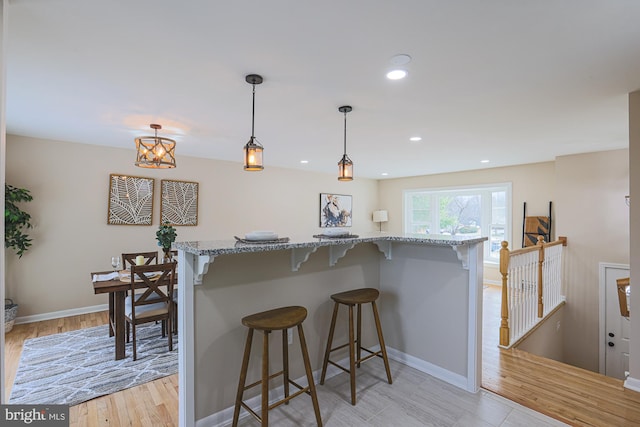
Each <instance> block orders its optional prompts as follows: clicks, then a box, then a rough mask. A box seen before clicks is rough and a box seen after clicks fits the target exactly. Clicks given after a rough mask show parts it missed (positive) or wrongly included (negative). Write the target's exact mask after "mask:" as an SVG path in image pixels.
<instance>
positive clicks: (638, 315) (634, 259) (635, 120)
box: [628, 90, 640, 390]
mask: <svg viewBox="0 0 640 427" xmlns="http://www.w3.org/2000/svg"><path fill="white" fill-rule="evenodd" d="M631 165H635V166H636V167H635V168H632V167H631ZM638 165H640V90H639V91H636V92H633V93H630V94H629V163H628V167H629V189H630V192H629V193H628V194H630V195H631V200H632V202H631V207H630V218H631V221H630V228H631V230H630V237H631V239H630V252H631V255H630V259H631V261H630V265H631V280H630V284H631V302H630V307H631V310H630V318H631V335H630V338H631V342H630V344H629V353H630V359H629V372H630V377H631V378H632V379H633V381H630V382H632V383H633V385H634V387H635V389H636V390H640V310H638V307H640V291H638V289H640V286H639V285H638V284H637V281H638V279H637V278H638V277H640V273H638V272H639V271H640V209H638V201H640V170H638ZM634 201H635V202H634ZM633 203H635V205H634V204H633Z"/></svg>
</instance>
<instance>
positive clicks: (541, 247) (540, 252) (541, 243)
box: [536, 236, 544, 317]
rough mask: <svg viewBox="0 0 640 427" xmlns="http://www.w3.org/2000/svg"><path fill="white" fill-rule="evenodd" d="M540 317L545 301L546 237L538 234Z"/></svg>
mask: <svg viewBox="0 0 640 427" xmlns="http://www.w3.org/2000/svg"><path fill="white" fill-rule="evenodd" d="M536 246H537V247H538V317H542V316H543V314H544V302H543V301H542V280H543V276H542V264H543V263H544V237H543V236H538V243H536Z"/></svg>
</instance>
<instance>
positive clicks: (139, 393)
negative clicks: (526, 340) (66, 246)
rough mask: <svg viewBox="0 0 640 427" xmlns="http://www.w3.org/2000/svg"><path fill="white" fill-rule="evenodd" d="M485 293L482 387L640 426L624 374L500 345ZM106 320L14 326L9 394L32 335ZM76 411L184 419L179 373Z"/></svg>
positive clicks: (93, 418) (493, 295) (557, 409)
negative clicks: (612, 375) (616, 375)
mask: <svg viewBox="0 0 640 427" xmlns="http://www.w3.org/2000/svg"><path fill="white" fill-rule="evenodd" d="M484 293H485V298H484V304H485V307H484V315H485V319H484V325H483V328H484V334H483V335H484V337H483V372H482V375H483V383H482V386H483V388H485V389H487V390H489V391H491V392H493V393H496V394H498V395H500V396H503V397H505V398H507V399H509V400H511V401H513V402H516V403H519V404H521V405H523V406H526V407H528V408H531V409H533V410H535V411H537V412H540V413H542V414H546V415H548V416H550V417H553V418H555V419H557V420H560V421H563V422H565V423H567V424H570V425H574V426H603V427H604V426H607V427H609V426H639V425H640V393H636V392H633V391H630V390H627V389H624V387H623V385H622V381H620V380H616V379H612V378H607V377H604V376H601V375H599V374H595V373H593V372H590V371H585V370H583V369H579V368H575V367H571V366H568V365H564V364H561V363H558V362H554V361H550V360H548V359H543V358H540V357H537V356H534V355H531V354H529V353H526V352H523V351H519V350H508V351H505V350H500V349H499V348H498V346H497V343H498V326H499V317H498V316H499V312H500V309H499V304H500V294H499V289H498V288H494V287H492V286H489V287H487V288H486V289H485V292H484ZM106 323H107V318H106V313H94V314H87V315H81V316H73V317H67V318H63V319H56V320H49V321H44V322H36V323H30V324H24V325H15V326H14V329H13V330H12V331H11V332H10V333H9V334H7V335H6V341H5V372H6V376H7V377H6V380H5V387H6V390H7V396H8V395H9V393H10V390H11V385H12V384H13V379H14V377H15V373H16V371H17V368H18V362H19V359H20V353H21V351H22V343H23V341H24V340H25V339H28V338H34V337H38V336H44V335H49V334H54V333H60V332H65V331H70V330H75V329H80V328H88V327H92V326H98V325H103V324H106ZM394 385H396V384H395V383H394ZM483 393H485V392H483ZM514 411H515V410H514ZM323 416H324V414H323ZM467 416H469V415H467ZM472 416H473V415H472ZM70 418H71V426H82V427H86V426H111V427H119V426H167V427H170V426H177V425H178V420H177V418H178V375H171V376H168V377H165V378H162V379H159V380H155V381H152V382H149V383H146V384H143V385H141V386H138V387H134V388H131V389H128V390H124V391H121V392H118V393H114V394H111V395H108V396H104V397H100V398H97V399H93V400H91V401H88V402H85V403H82V404H80V405H77V406H73V407H71V408H70ZM374 424H375V423H374ZM508 424H509V423H508V422H506V421H505V422H504V423H503V424H496V425H508ZM363 425H368V424H367V423H364V424H363ZM473 425H476V424H475V423H474V424H473ZM477 425H481V424H480V423H478V424H477ZM482 425H485V424H482ZM522 425H524V424H522ZM541 425H547V424H545V423H544V422H542V424H541Z"/></svg>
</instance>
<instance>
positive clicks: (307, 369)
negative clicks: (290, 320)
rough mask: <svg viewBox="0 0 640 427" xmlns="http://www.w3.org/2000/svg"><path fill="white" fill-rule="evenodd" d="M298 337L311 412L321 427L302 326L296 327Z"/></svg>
mask: <svg viewBox="0 0 640 427" xmlns="http://www.w3.org/2000/svg"><path fill="white" fill-rule="evenodd" d="M298 337H299V338H300V349H301V350H302V360H303V361H304V370H305V372H306V373H307V382H308V383H309V392H310V393H311V401H312V402H313V411H314V412H315V414H316V422H317V423H318V427H322V418H321V417H320V407H319V406H318V396H317V394H316V385H315V383H314V381H313V373H312V372H311V362H310V361H309V353H308V351H307V341H306V340H305V338H304V332H303V331H302V324H299V325H298Z"/></svg>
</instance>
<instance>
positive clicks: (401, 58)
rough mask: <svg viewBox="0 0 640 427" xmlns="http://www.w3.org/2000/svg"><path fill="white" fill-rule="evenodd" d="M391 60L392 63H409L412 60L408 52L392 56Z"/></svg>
mask: <svg viewBox="0 0 640 427" xmlns="http://www.w3.org/2000/svg"><path fill="white" fill-rule="evenodd" d="M389 62H390V63H391V65H404V64H408V63H409V62H411V56H409V55H407V54H406V53H401V54H398V55H394V56H392V57H391V60H389Z"/></svg>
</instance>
